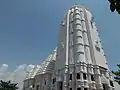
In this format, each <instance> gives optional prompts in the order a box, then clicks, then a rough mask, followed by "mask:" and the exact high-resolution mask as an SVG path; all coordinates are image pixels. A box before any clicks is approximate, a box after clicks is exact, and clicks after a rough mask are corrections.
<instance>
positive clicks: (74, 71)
mask: <svg viewBox="0 0 120 90" xmlns="http://www.w3.org/2000/svg"><path fill="white" fill-rule="evenodd" d="M28 76H29V77H28V78H26V80H25V81H24V90H115V86H114V81H113V78H112V75H111V72H109V68H108V65H107V60H106V57H105V55H104V51H103V48H102V44H101V41H100V38H99V33H98V30H97V28H96V26H95V22H94V21H93V17H92V14H91V12H90V11H89V10H88V9H87V8H85V7H84V6H82V5H74V6H73V7H72V8H71V9H69V10H68V12H67V14H66V15H65V17H64V20H63V21H62V22H61V30H60V35H59V41H58V45H57V48H56V49H55V50H53V52H52V53H51V54H50V55H49V56H48V57H47V59H45V60H44V61H43V62H42V63H41V64H40V65H39V66H37V67H36V68H35V69H34V70H33V72H32V73H30V75H28ZM30 80H31V81H30Z"/></svg>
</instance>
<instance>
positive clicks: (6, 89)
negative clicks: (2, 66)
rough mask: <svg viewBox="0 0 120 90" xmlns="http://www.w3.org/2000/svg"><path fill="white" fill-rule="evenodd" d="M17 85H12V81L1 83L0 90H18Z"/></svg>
mask: <svg viewBox="0 0 120 90" xmlns="http://www.w3.org/2000/svg"><path fill="white" fill-rule="evenodd" d="M17 89H18V87H17V83H11V81H7V82H5V81H2V80H1V81H0V90H17Z"/></svg>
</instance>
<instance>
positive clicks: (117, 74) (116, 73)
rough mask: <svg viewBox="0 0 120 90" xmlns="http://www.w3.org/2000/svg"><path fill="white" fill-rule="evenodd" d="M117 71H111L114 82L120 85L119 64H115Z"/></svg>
mask: <svg viewBox="0 0 120 90" xmlns="http://www.w3.org/2000/svg"><path fill="white" fill-rule="evenodd" d="M117 67H118V70H117V71H112V73H113V74H115V75H116V76H115V81H117V82H118V84H120V64H117Z"/></svg>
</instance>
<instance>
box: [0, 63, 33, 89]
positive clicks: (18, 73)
mask: <svg viewBox="0 0 120 90" xmlns="http://www.w3.org/2000/svg"><path fill="white" fill-rule="evenodd" d="M34 67H35V66H34V65H32V64H30V65H26V64H22V65H19V66H18V67H17V68H16V69H15V70H13V72H9V71H8V70H7V68H8V65H7V64H2V65H1V67H0V80H5V81H6V80H7V81H8V80H11V81H12V82H16V83H18V87H19V90H22V87H23V80H24V79H25V77H26V74H27V72H28V71H32V70H33V68H34Z"/></svg>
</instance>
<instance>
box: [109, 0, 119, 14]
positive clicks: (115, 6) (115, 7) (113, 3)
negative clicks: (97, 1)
mask: <svg viewBox="0 0 120 90" xmlns="http://www.w3.org/2000/svg"><path fill="white" fill-rule="evenodd" d="M108 1H109V3H110V10H111V12H114V11H117V12H118V13H119V14H120V0H108Z"/></svg>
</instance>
